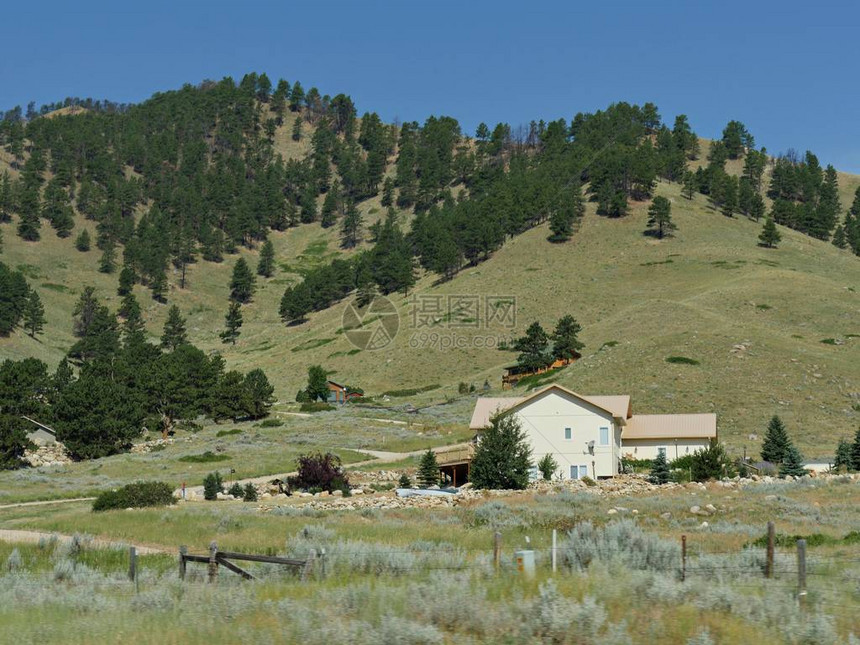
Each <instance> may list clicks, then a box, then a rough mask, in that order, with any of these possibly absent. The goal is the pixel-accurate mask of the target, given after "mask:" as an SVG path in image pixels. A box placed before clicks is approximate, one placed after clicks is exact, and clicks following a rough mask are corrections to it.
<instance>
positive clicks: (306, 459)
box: [289, 452, 349, 493]
mask: <svg viewBox="0 0 860 645" xmlns="http://www.w3.org/2000/svg"><path fill="white" fill-rule="evenodd" d="M296 464H297V466H298V468H297V470H298V474H296V476H295V477H290V480H289V483H290V487H291V488H298V489H301V490H307V491H311V490H313V491H328V492H332V491H334V490H340V491H343V492H344V493H348V492H349V477H348V476H347V474H346V473H345V472H344V471H343V467H342V466H341V461H340V457H338V456H337V455H333V454H332V453H330V452H327V453H325V454H322V453H319V452H316V453H310V454H307V455H301V456H299V458H298V459H297V460H296Z"/></svg>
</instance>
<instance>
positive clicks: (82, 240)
mask: <svg viewBox="0 0 860 645" xmlns="http://www.w3.org/2000/svg"><path fill="white" fill-rule="evenodd" d="M75 248H76V249H77V250H78V251H80V252H81V253H86V252H87V251H89V250H90V232H89V231H88V230H87V229H84V230H82V231H81V232H80V233H78V237H77V238H75Z"/></svg>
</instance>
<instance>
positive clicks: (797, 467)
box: [779, 444, 808, 477]
mask: <svg viewBox="0 0 860 645" xmlns="http://www.w3.org/2000/svg"><path fill="white" fill-rule="evenodd" d="M779 474H780V476H781V477H785V476H787V475H791V476H792V477H802V476H803V475H806V474H808V471H807V470H806V469H805V468H804V467H803V455H802V454H800V450H798V448H797V446H795V445H794V444H790V445H789V446H788V449H787V450H786V451H785V457H784V458H783V461H782V463H781V464H780V466H779Z"/></svg>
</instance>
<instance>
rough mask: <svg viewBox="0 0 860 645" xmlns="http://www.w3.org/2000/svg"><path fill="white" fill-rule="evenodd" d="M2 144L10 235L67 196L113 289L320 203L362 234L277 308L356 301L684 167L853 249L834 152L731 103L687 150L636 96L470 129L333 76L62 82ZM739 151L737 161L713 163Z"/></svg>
mask: <svg viewBox="0 0 860 645" xmlns="http://www.w3.org/2000/svg"><path fill="white" fill-rule="evenodd" d="M69 108H76V111H75V112H74V113H65V112H66V111H67V110H68V109H69ZM56 110H59V111H56ZM288 112H290V113H293V114H294V115H296V116H297V117H299V118H296V119H295V121H294V126H293V128H292V132H291V137H292V139H293V140H294V141H300V140H302V139H309V147H308V152H307V154H306V155H305V156H304V158H289V159H284V158H283V157H281V156H280V155H279V154H278V153H276V151H275V145H274V143H275V134H276V131H277V129H278V128H279V127H280V126H281V125H282V124H283V123H284V118H285V115H286V114H287V113H288ZM0 145H2V146H3V147H4V149H5V150H6V152H7V153H8V156H9V164H8V165H9V168H7V169H4V172H3V173H2V176H0V220H3V221H10V220H11V219H12V218H13V217H16V218H17V234H18V235H19V236H20V237H21V238H22V239H24V240H27V241H31V242H34V243H37V242H38V240H39V239H40V237H41V236H42V235H45V234H46V231H45V227H44V226H43V223H44V224H47V225H50V227H51V228H52V229H53V232H54V234H56V235H58V236H60V237H68V236H71V235H74V234H75V231H74V223H75V220H74V217H73V215H74V213H75V212H76V211H77V212H78V213H80V214H81V215H83V216H84V217H85V218H87V219H89V220H92V221H94V222H95V230H96V235H95V240H94V241H93V243H94V244H95V246H96V247H97V248H98V249H99V250H100V252H101V260H100V263H99V268H100V270H101V271H103V272H105V273H117V274H118V280H119V292H120V294H121V295H123V294H124V293H128V291H129V290H130V288H131V287H132V286H133V285H134V284H138V283H139V284H143V285H146V286H147V287H149V289H151V291H152V296H153V298H155V299H156V300H158V301H162V302H163V301H165V293H166V289H167V277H166V276H167V271H168V269H169V267H170V265H171V264H172V265H173V266H174V267H175V268H176V269H177V270H178V271H179V273H180V275H181V276H182V278H181V281H180V285H179V286H180V287H181V288H186V286H187V285H186V283H185V282H186V281H185V273H186V272H185V269H186V267H187V266H188V265H190V264H193V263H196V262H220V261H222V260H223V257H224V254H230V253H234V252H235V251H236V249H237V248H238V247H239V246H240V245H242V246H245V247H254V246H257V245H261V244H263V243H264V242H265V240H266V238H267V234H268V231H270V230H285V229H287V228H290V227H295V226H300V225H302V224H304V223H310V222H315V221H318V222H320V223H321V224H322V226H324V227H334V226H336V227H339V230H340V233H341V242H342V245H343V247H344V248H353V247H357V246H358V245H359V244H360V243H361V242H363V241H369V242H371V243H372V245H370V246H366V247H363V250H362V251H361V252H359V253H356V254H351V255H350V256H349V258H348V259H337V260H334V261H333V263H332V264H329V265H324V266H321V267H318V268H316V269H315V270H313V271H310V272H308V273H307V274H306V275H305V276H304V280H303V281H302V282H301V283H299V284H297V285H294V286H291V287H288V288H287V290H286V292H285V293H284V296H283V300H282V303H281V309H280V313H281V316H282V317H283V319H284V320H285V321H287V322H296V321H301V320H303V319H304V317H305V316H306V315H307V313H309V312H310V311H314V310H319V309H322V308H325V307H327V306H329V305H330V304H332V303H333V302H335V301H337V300H339V299H340V298H342V297H344V296H345V295H346V294H348V293H350V292H353V291H357V292H358V293H359V295H360V296H361V297H362V298H365V299H366V298H369V297H371V296H372V294H373V293H374V292H375V291H377V290H378V291H379V292H382V293H391V292H395V291H404V292H405V291H408V289H409V288H410V287H411V286H412V284H413V283H414V282H415V280H416V272H417V271H418V270H419V267H420V268H421V269H424V270H426V271H430V272H433V273H435V274H438V275H439V277H440V279H448V278H451V277H452V276H454V275H455V274H456V273H457V272H458V271H459V270H460V269H461V268H462V267H464V266H468V265H474V264H476V263H479V262H481V261H482V260H483V259H485V258H487V257H488V256H489V255H490V254H492V253H493V252H494V251H495V250H497V249H498V248H500V247H501V246H502V245H503V244H504V242H505V240H506V239H507V238H510V237H511V236H515V235H517V234H519V233H522V232H524V231H525V230H527V229H529V228H532V227H534V226H536V225H539V224H541V223H543V222H545V221H549V228H550V231H551V235H550V237H549V242H550V243H558V242H564V241H565V240H567V239H569V238H571V236H572V235H574V232H575V230H576V225H577V221H578V219H579V218H580V217H581V216H582V214H583V212H584V200H586V199H587V200H591V201H593V202H596V205H597V212H598V214H600V215H603V216H606V217H623V216H624V215H625V214H626V213H627V211H628V206H629V203H630V202H631V201H644V200H649V199H650V198H651V197H652V195H653V191H654V187H655V184H656V182H657V180H658V179H661V180H665V181H672V182H678V183H683V186H684V191H685V194H686V196H688V197H692V195H693V194H694V193H701V194H703V195H707V196H708V198H709V199H710V201H711V203H712V204H713V206H714V207H715V208H716V209H718V210H719V211H720V212H722V214H723V215H726V216H729V217H731V216H734V215H735V214H741V215H744V216H748V217H751V218H754V219H759V218H761V217H764V216H767V217H768V218H772V219H773V220H774V221H775V222H776V223H778V224H782V225H784V226H788V227H791V228H794V229H796V230H798V231H802V232H804V233H806V234H808V235H811V236H813V237H816V238H818V239H822V240H830V239H832V241H833V243H834V244H836V245H837V246H840V247H843V248H845V247H850V248H851V249H852V250H853V251H854V252H855V253H860V195H858V197H857V198H856V199H855V200H854V203H853V204H852V205H851V207H850V209H849V210H848V211H847V214H845V213H844V211H843V207H842V205H840V203H839V198H838V193H837V188H838V186H837V177H836V172H835V170H834V169H833V168H832V167H831V166H827V167H826V168H824V169H822V167H821V165H820V163H819V162H818V160H817V158H816V157H815V155H813V154H812V153H809V152H807V153H806V155H805V156H804V157H803V158H801V157H800V156H799V155H797V154H796V153H794V152H791V151H790V152H788V153H787V154H785V155H782V156H780V157H778V158H775V159H774V158H772V157H770V156H768V154H767V151H766V150H765V149H756V147H755V141H754V137H753V135H752V134H751V133H750V132H748V130H747V128H746V127H745V126H744V124H742V123H740V122H739V121H730V122H729V123H728V124H727V126H726V128H725V130H724V131H723V136H722V139H721V140H718V141H715V142H714V143H713V144H712V145H711V146H710V148H709V151H708V155H707V159H701V160H700V159H699V154H700V152H699V139H698V137H697V136H696V134H695V133H694V132H693V130H692V129H691V127H690V124H689V121H688V119H687V117H686V116H684V115H680V116H677V117H676V118H675V119H674V121H673V124H672V127H671V128H670V127H669V126H668V125H667V124H665V123H664V122H663V119H662V118H661V116H660V114H659V111H658V108H657V107H656V106H655V105H653V104H650V103H646V104H645V105H643V106H641V107H640V106H635V105H630V104H627V103H617V104H614V105H611V106H610V107H608V108H607V109H606V110H601V111H597V112H595V113H590V114H585V113H579V114H576V115H575V116H574V117H573V118H572V119H571V120H570V122H569V123H568V122H567V121H565V120H564V119H559V120H557V121H551V122H544V121H533V122H531V123H530V124H529V125H528V126H523V127H516V128H514V127H511V126H510V125H508V124H504V123H500V124H498V125H496V126H495V127H494V128H492V129H490V128H489V127H488V126H487V125H485V124H483V123H482V124H481V125H479V127H478V128H477V130H476V132H475V134H474V136H466V135H465V134H464V133H463V132H462V130H461V128H460V125H459V124H458V122H457V121H456V120H455V119H453V118H451V117H444V116H443V117H430V118H428V119H427V120H426V121H425V123H424V124H423V125H419V124H418V123H415V122H407V123H403V124H402V125H400V126H399V127H398V126H395V125H388V124H385V123H383V122H382V120H381V119H380V118H379V116H378V115H377V114H375V113H365V114H363V115H362V116H361V117H360V118H359V116H358V112H357V110H356V107H355V105H354V104H353V102H352V100H351V99H350V97H348V96H345V95H343V94H338V95H336V96H334V97H331V96H328V95H322V94H321V93H320V91H319V90H318V89H317V88H310V89H308V90H305V89H304V87H303V86H302V84H301V83H300V82H298V81H297V82H294V83H290V82H288V81H286V80H279V81H278V82H277V83H276V84H273V83H272V82H271V81H270V79H269V78H268V77H267V76H266V74H259V75H258V74H256V73H252V74H247V75H246V76H245V77H244V78H243V79H242V80H241V82H239V83H236V82H234V80H233V79H231V78H225V79H223V80H221V81H219V82H214V81H204V82H203V83H201V84H199V85H197V86H192V85H186V86H185V87H183V88H182V89H180V90H177V91H171V92H165V93H160V94H156V95H155V96H153V97H152V98H151V99H149V100H147V101H145V102H143V103H141V104H140V105H118V104H114V103H110V102H107V101H104V102H101V101H93V100H77V99H67V100H65V101H63V102H58V103H56V104H52V105H47V106H42V107H41V108H40V109H39V110H36V109H35V106H34V105H32V104H31V105H30V106H29V107H28V109H27V110H26V112H25V111H23V110H21V109H20V108H15V109H12V110H9V111H8V112H6V113H5V114H4V115H3V120H2V121H1V122H0ZM737 159H743V172H742V173H741V174H740V176H737V175H736V174H730V173H729V172H727V171H726V163H727V162H728V161H730V160H737ZM769 165H770V167H771V172H770V182H769V184H768V185H765V182H764V177H765V170H766V169H767V168H768V166H769ZM693 167H696V170H695V172H691V169H692V168H693ZM10 171H11V172H10ZM377 196H378V197H379V198H380V199H381V203H382V205H383V207H386V208H388V215H387V216H386V217H385V218H384V220H383V221H381V222H378V223H376V224H374V225H373V226H370V227H366V226H365V223H364V222H363V219H362V215H361V214H360V212H359V210H358V208H357V204H359V203H361V202H362V201H364V200H367V199H370V198H374V197H377ZM765 198H767V201H766V199H765ZM666 217H668V213H667V214H665V215H664V216H663V218H664V219H665V218H666ZM661 230H662V229H661ZM753 243H754V241H753ZM90 244H91V241H90V239H89V233H88V232H87V231H83V232H81V233H79V234H78V235H77V237H76V247H77V248H78V249H79V250H82V251H83V250H87V249H89V248H90ZM269 262H270V263H271V258H270V259H269ZM268 270H269V271H271V269H268ZM259 271H260V274H261V275H265V273H266V269H265V267H263V268H262V269H261V270H259ZM21 279H22V278H17V277H16V276H15V275H14V273H10V272H9V271H6V270H5V269H4V273H2V274H0V280H4V281H10V280H12V281H14V282H15V284H16V285H17V286H16V289H15V290H14V291H15V293H14V294H12V295H11V296H5V297H4V300H3V302H4V312H3V315H2V320H3V323H2V327H0V333H3V334H8V333H9V332H10V331H11V330H12V329H13V328H14V327H15V326H16V325H19V324H20V321H21V320H23V312H24V304H23V303H24V300H26V298H27V294H25V293H24V289H23V287H22V286H21ZM4 291H5V290H4ZM27 291H28V292H29V289H27ZM18 292H20V293H18ZM7 300H8V303H7V302H6V301H7ZM239 302H240V303H241V302H242V300H241V299H239Z"/></svg>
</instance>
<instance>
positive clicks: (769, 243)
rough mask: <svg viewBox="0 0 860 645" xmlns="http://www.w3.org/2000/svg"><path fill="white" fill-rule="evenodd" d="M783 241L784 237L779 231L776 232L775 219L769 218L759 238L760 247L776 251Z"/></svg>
mask: <svg viewBox="0 0 860 645" xmlns="http://www.w3.org/2000/svg"><path fill="white" fill-rule="evenodd" d="M781 239H782V235H780V234H779V231H778V230H776V224H774V223H773V218H770V217H768V218H767V219H766V220H765V222H764V226H763V227H762V229H761V233H760V234H759V236H758V241H759V246H763V247H764V248H766V249H775V248H776V245H777V244H779V241H780V240H781Z"/></svg>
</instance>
